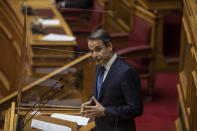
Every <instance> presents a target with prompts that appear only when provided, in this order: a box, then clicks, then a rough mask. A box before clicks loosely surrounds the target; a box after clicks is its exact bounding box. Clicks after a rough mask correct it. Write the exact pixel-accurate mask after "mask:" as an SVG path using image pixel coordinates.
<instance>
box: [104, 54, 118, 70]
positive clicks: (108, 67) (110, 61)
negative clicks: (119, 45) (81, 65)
mask: <svg viewBox="0 0 197 131" xmlns="http://www.w3.org/2000/svg"><path fill="white" fill-rule="evenodd" d="M116 58H117V54H116V53H115V54H114V55H113V56H112V58H111V59H110V60H109V61H108V62H107V64H105V65H104V67H105V69H106V70H107V71H109V69H110V67H111V65H112V64H113V63H114V61H115V60H116Z"/></svg>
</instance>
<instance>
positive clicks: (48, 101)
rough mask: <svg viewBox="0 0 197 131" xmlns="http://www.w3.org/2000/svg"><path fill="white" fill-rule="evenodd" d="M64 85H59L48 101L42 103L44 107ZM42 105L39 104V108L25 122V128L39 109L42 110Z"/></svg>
mask: <svg viewBox="0 0 197 131" xmlns="http://www.w3.org/2000/svg"><path fill="white" fill-rule="evenodd" d="M63 87H64V85H61V86H60V87H58V90H57V91H56V92H55V93H54V94H53V95H52V96H51V97H49V98H48V99H47V101H46V102H45V103H44V104H43V105H42V107H43V106H45V105H46V104H47V103H48V102H49V100H51V99H52V98H53V97H54V96H56V95H57V93H59V92H60V91H61V89H62V88H63ZM42 107H41V106H39V107H38V109H37V111H36V112H35V113H34V114H33V115H32V116H31V117H30V118H29V119H28V120H27V121H26V122H25V124H24V126H23V129H24V128H25V126H26V125H27V123H28V122H29V121H30V120H31V119H32V118H33V117H34V116H35V115H36V114H37V113H38V111H40V110H41V108H42Z"/></svg>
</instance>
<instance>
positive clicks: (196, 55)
mask: <svg viewBox="0 0 197 131" xmlns="http://www.w3.org/2000/svg"><path fill="white" fill-rule="evenodd" d="M190 51H191V53H192V55H193V56H194V59H195V63H197V54H196V51H195V49H194V47H191V50H190Z"/></svg>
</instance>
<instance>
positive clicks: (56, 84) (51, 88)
mask: <svg viewBox="0 0 197 131" xmlns="http://www.w3.org/2000/svg"><path fill="white" fill-rule="evenodd" d="M62 80H63V77H61V78H60V79H59V80H58V81H56V82H55V84H54V85H53V86H51V87H50V89H49V90H47V91H46V92H45V93H43V95H42V96H41V97H40V98H39V99H38V100H37V101H36V102H35V103H34V105H33V106H31V108H30V109H29V110H27V112H26V113H25V115H24V118H25V117H26V115H27V114H28V113H29V112H30V111H31V110H32V109H33V108H34V107H35V106H36V105H37V104H38V103H40V101H41V100H42V99H43V98H44V97H45V96H46V95H47V94H48V93H49V92H51V91H52V90H53V89H54V88H55V87H56V86H58V84H59V83H60V82H61V81H62Z"/></svg>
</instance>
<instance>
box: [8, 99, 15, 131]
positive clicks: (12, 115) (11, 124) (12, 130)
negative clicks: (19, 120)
mask: <svg viewBox="0 0 197 131" xmlns="http://www.w3.org/2000/svg"><path fill="white" fill-rule="evenodd" d="M14 119H15V102H12V105H11V112H10V128H9V130H10V131H14Z"/></svg>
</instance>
